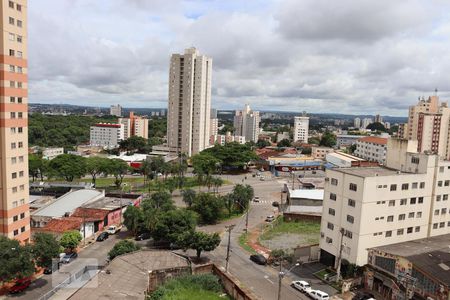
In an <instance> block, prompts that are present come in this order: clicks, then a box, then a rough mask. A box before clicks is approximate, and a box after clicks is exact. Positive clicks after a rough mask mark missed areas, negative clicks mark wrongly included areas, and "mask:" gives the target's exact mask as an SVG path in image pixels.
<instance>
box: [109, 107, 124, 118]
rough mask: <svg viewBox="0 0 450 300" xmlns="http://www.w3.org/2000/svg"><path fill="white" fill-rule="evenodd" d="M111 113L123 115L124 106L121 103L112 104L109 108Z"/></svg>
mask: <svg viewBox="0 0 450 300" xmlns="http://www.w3.org/2000/svg"><path fill="white" fill-rule="evenodd" d="M109 114H110V115H111V116H117V117H121V116H122V106H120V104H117V105H111V107H110V108H109Z"/></svg>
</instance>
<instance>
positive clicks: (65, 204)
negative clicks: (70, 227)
mask: <svg viewBox="0 0 450 300" xmlns="http://www.w3.org/2000/svg"><path fill="white" fill-rule="evenodd" d="M103 196H104V192H103V191H98V190H90V189H82V190H76V191H72V192H69V193H67V194H64V195H63V196H61V197H59V198H58V199H56V200H55V201H54V202H52V203H50V204H49V205H47V206H44V207H42V208H40V209H38V210H36V211H35V212H33V213H32V214H33V215H35V216H44V217H62V216H64V215H65V214H66V213H72V212H73V211H74V210H75V209H76V208H78V207H80V206H82V205H84V204H86V203H88V202H91V201H95V200H97V199H100V198H101V197H103Z"/></svg>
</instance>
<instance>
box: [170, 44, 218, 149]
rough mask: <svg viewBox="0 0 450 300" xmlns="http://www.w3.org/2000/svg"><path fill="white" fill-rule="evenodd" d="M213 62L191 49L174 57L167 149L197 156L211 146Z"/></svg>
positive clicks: (171, 74)
mask: <svg viewBox="0 0 450 300" xmlns="http://www.w3.org/2000/svg"><path fill="white" fill-rule="evenodd" d="M211 74H212V58H210V57H207V56H205V55H201V54H200V53H199V52H198V50H197V49H195V48H189V49H186V50H185V51H184V54H173V55H172V57H171V59H170V71H169V109H168V118H167V145H168V147H169V150H170V151H175V152H182V153H186V154H187V155H188V156H192V155H193V154H197V153H199V152H201V151H202V150H204V149H205V148H207V147H208V146H209V138H210V133H211V132H210V124H211V123H210V113H211V111H210V110H211Z"/></svg>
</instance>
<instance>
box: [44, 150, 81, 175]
mask: <svg viewBox="0 0 450 300" xmlns="http://www.w3.org/2000/svg"><path fill="white" fill-rule="evenodd" d="M49 167H50V170H51V173H52V174H53V175H55V176H56V177H62V178H64V179H65V180H66V181H73V180H74V179H75V178H81V177H82V176H84V175H85V174H86V159H85V158H84V157H81V156H78V155H73V154H61V155H58V156H57V157H55V158H54V159H52V160H51V161H50V162H49Z"/></svg>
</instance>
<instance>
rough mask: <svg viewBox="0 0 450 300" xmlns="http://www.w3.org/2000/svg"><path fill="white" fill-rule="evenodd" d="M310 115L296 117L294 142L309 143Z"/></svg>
mask: <svg viewBox="0 0 450 300" xmlns="http://www.w3.org/2000/svg"><path fill="white" fill-rule="evenodd" d="M308 131H309V117H306V116H301V117H294V142H301V143H308Z"/></svg>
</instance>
